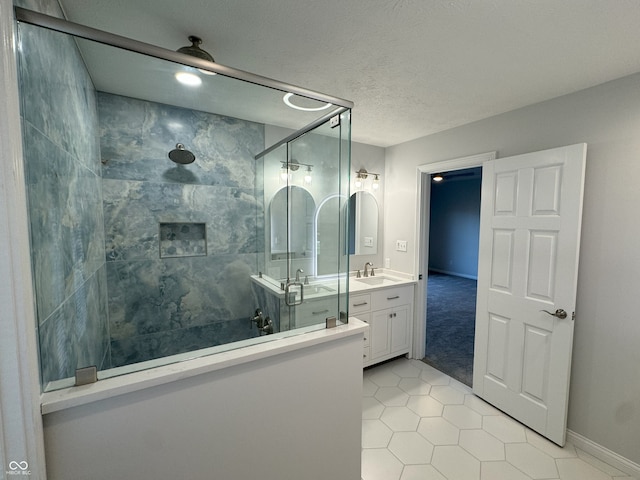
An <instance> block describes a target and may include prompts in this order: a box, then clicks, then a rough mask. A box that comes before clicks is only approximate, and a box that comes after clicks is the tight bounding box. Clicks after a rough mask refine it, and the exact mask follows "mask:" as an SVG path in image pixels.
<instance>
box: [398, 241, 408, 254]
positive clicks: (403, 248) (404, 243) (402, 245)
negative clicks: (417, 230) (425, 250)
mask: <svg viewBox="0 0 640 480" xmlns="http://www.w3.org/2000/svg"><path fill="white" fill-rule="evenodd" d="M396 250H397V251H398V252H406V251H407V241H406V240H396Z"/></svg>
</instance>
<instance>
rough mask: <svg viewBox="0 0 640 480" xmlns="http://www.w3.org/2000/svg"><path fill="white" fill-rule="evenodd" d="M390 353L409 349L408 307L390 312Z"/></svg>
mask: <svg viewBox="0 0 640 480" xmlns="http://www.w3.org/2000/svg"><path fill="white" fill-rule="evenodd" d="M388 318H389V321H390V322H391V326H390V330H391V341H390V348H391V353H394V352H399V351H406V350H407V349H408V348H409V307H407V306H404V305H403V306H402V307H398V308H395V309H393V310H392V311H391V317H388Z"/></svg>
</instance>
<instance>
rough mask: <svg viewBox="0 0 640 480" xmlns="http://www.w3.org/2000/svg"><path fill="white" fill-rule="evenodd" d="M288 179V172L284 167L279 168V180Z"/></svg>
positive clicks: (284, 180)
mask: <svg viewBox="0 0 640 480" xmlns="http://www.w3.org/2000/svg"><path fill="white" fill-rule="evenodd" d="M288 179H289V172H288V171H287V169H286V168H284V167H283V168H281V169H280V180H282V181H283V182H286V181H287V180H288Z"/></svg>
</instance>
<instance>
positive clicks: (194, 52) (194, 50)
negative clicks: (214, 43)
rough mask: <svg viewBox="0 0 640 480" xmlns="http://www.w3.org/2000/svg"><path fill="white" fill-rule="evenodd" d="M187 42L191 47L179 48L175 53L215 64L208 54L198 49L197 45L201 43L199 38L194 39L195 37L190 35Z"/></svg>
mask: <svg viewBox="0 0 640 480" xmlns="http://www.w3.org/2000/svg"><path fill="white" fill-rule="evenodd" d="M189 41H190V42H191V45H189V46H187V47H181V48H179V49H178V50H177V52H178V53H184V54H186V55H191V56H192V57H197V58H201V59H203V60H208V61H210V62H215V60H214V59H213V57H212V56H211V55H210V54H209V52H207V51H205V50H203V49H201V48H200V47H199V45H200V44H201V43H202V39H201V38H200V37H196V36H195V35H190V36H189Z"/></svg>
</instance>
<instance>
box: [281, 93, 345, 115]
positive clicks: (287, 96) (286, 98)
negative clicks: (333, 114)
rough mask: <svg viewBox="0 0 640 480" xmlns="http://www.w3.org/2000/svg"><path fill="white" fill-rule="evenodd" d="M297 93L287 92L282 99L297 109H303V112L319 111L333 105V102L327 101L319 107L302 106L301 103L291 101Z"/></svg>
mask: <svg viewBox="0 0 640 480" xmlns="http://www.w3.org/2000/svg"><path fill="white" fill-rule="evenodd" d="M294 95H295V94H293V93H285V95H284V97H282V101H283V102H284V103H285V104H286V105H287V106H288V107H291V108H294V109H296V110H302V111H303V112H319V111H321V110H326V109H327V108H329V107H330V106H331V105H333V104H332V103H327V104H325V105H321V106H319V107H302V106H300V105H296V104H295V103H293V102H292V101H291V99H292V98H293V97H294Z"/></svg>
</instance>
